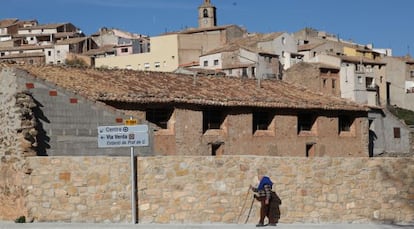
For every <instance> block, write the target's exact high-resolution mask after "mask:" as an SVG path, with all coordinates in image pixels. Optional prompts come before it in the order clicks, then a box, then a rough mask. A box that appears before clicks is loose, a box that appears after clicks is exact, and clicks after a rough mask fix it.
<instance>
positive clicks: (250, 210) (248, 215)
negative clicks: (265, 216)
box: [244, 196, 254, 224]
mask: <svg viewBox="0 0 414 229" xmlns="http://www.w3.org/2000/svg"><path fill="white" fill-rule="evenodd" d="M253 203H254V196H253V199H252V204H251V205H250V209H249V214H247V218H246V221H245V222H244V224H246V223H247V221H249V217H250V213H251V212H252V208H253Z"/></svg>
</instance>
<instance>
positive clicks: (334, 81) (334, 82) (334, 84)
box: [332, 79, 336, 89]
mask: <svg viewBox="0 0 414 229" xmlns="http://www.w3.org/2000/svg"><path fill="white" fill-rule="evenodd" d="M335 88H336V80H335V79H332V89H335Z"/></svg>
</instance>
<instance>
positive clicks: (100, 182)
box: [3, 156, 414, 223]
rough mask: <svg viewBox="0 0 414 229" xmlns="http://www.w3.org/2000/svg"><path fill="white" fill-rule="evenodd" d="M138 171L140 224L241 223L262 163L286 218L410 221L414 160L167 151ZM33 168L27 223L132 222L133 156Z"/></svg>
mask: <svg viewBox="0 0 414 229" xmlns="http://www.w3.org/2000/svg"><path fill="white" fill-rule="evenodd" d="M137 167H138V168H137V171H138V175H137V184H138V187H137V196H138V198H137V201H138V216H137V218H138V220H139V222H140V223H244V221H245V220H246V218H247V214H248V212H249V208H250V205H251V203H252V193H251V192H250V191H248V187H249V184H253V185H254V184H256V183H257V169H258V168H263V169H265V170H266V171H267V174H268V175H269V176H270V177H271V178H272V179H273V181H274V182H275V185H274V190H275V191H276V193H277V194H278V196H279V197H280V199H281V201H282V204H281V205H280V211H281V218H280V222H283V223H294V222H295V223H297V222H310V223H316V222H373V221H375V222H377V221H378V222H395V223H414V158H371V159H370V158H328V157H326V158H293V157H292V158H286V157H260V156H220V157H211V156H205V157H202V156H200V157H198V156H163V157H139V158H138V163H137ZM27 168H29V169H28V170H29V171H30V172H31V173H30V174H29V173H25V174H24V175H22V176H23V177H24V179H23V184H24V186H23V188H24V190H25V193H26V198H25V201H26V207H27V209H28V212H29V213H28V218H29V219H34V220H35V221H64V222H112V223H128V222H130V221H131V210H130V209H131V205H130V193H131V190H130V187H131V186H130V161H129V158H128V157H116V158H115V157H30V158H27ZM258 207H259V204H258V203H257V202H255V203H254V204H253V209H252V211H251V215H250V218H249V223H256V222H257V220H258ZM22 214H24V213H22ZM3 217H4V216H3Z"/></svg>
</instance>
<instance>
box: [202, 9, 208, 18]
mask: <svg viewBox="0 0 414 229" xmlns="http://www.w3.org/2000/svg"><path fill="white" fill-rule="evenodd" d="M203 17H208V10H207V9H204V10H203Z"/></svg>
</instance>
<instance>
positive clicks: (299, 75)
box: [283, 62, 341, 97]
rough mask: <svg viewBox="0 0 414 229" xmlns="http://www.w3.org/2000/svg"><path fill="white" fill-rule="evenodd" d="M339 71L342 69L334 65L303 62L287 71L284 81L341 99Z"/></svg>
mask: <svg viewBox="0 0 414 229" xmlns="http://www.w3.org/2000/svg"><path fill="white" fill-rule="evenodd" d="M339 70H340V68H339V67H338V66H334V65H328V64H323V63H312V62H309V63H308V62H302V63H298V64H295V65H293V66H292V67H290V68H289V69H288V70H286V72H285V75H284V77H283V80H286V81H288V82H292V83H295V84H299V85H303V86H306V87H308V88H311V89H313V90H315V91H319V92H322V93H324V94H327V95H332V96H335V97H341V90H340V85H339V84H340V75H339Z"/></svg>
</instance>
